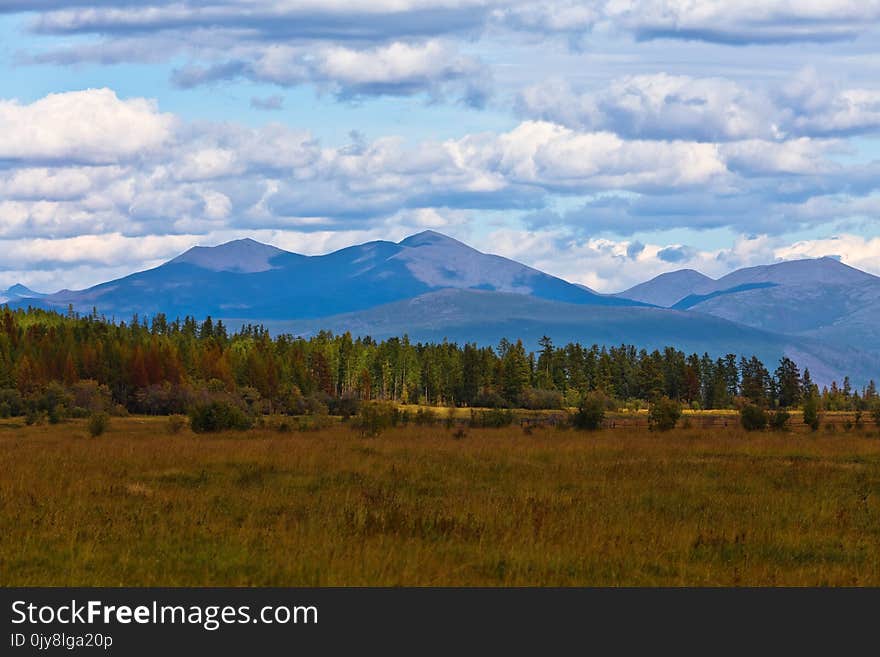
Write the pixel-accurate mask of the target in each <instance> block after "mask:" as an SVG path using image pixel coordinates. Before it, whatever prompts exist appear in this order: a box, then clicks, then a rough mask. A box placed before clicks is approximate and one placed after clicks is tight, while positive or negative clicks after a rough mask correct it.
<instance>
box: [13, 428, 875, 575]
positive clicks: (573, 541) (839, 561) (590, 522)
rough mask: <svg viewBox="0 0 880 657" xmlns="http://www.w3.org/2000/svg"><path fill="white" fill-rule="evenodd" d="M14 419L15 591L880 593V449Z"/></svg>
mask: <svg viewBox="0 0 880 657" xmlns="http://www.w3.org/2000/svg"><path fill="white" fill-rule="evenodd" d="M164 427H165V422H164V420H162V419H150V418H127V419H114V420H113V421H112V423H111V427H110V429H109V431H108V432H107V433H106V434H105V435H104V436H102V437H100V438H97V439H91V438H88V437H87V433H86V430H85V426H84V425H83V424H81V423H74V422H71V423H67V424H63V425H59V426H55V427H51V426H34V427H20V426H17V425H16V424H15V423H14V422H9V421H4V422H0V585H4V586H12V585H56V586H60V585H101V586H134V585H168V586H177V585H209V586H219V585H233V586H234V585H257V586H263V585H266V586H268V585H278V586H295V585H325V586H326V585H329V586H339V585H354V586H360V585H479V586H483V585H562V586H569V585H672V586H679V585H875V586H876V585H880V439H878V432H877V430H876V429H875V428H873V427H871V428H870V429H868V430H866V431H865V432H862V433H857V432H853V433H841V432H837V433H835V434H833V435H826V434H824V433H820V434H818V435H816V436H807V435H803V434H771V433H763V434H754V435H746V434H744V433H742V432H741V431H740V430H739V429H736V428H730V429H713V430H703V429H692V430H678V431H675V432H672V433H670V434H665V435H655V434H651V433H648V432H645V431H638V430H630V429H616V430H608V431H603V432H599V433H597V434H583V433H576V432H573V431H561V430H556V429H535V430H533V431H532V432H531V434H530V435H527V434H526V433H525V432H523V431H522V430H521V429H520V428H519V427H511V428H509V429H501V430H493V429H485V430H469V431H468V432H467V436H466V437H464V438H463V439H460V440H456V439H454V438H453V437H452V433H451V432H450V431H447V430H444V429H443V428H440V427H437V428H419V427H413V426H410V427H408V428H404V429H397V430H394V431H392V432H389V433H387V434H384V435H382V436H381V437H379V438H376V439H362V438H359V437H358V436H357V435H356V434H354V433H353V432H351V431H350V430H348V429H347V428H345V427H338V426H337V427H333V428H330V429H327V430H323V431H320V432H314V433H296V432H294V433H289V434H280V433H276V432H273V431H270V430H255V431H252V432H247V433H229V434H223V435H219V436H194V435H193V434H191V433H190V432H188V431H184V432H182V433H181V434H179V435H168V434H166V433H165V428H164Z"/></svg>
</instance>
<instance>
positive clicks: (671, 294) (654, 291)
mask: <svg viewBox="0 0 880 657" xmlns="http://www.w3.org/2000/svg"><path fill="white" fill-rule="evenodd" d="M714 282H715V281H713V280H712V279H711V278H709V277H708V276H706V275H705V274H701V273H700V272H698V271H695V270H693V269H679V270H678V271H672V272H668V273H666V274H660V275H659V276H656V277H655V278H652V279H651V280H650V281H646V282H644V283H639V284H638V285H636V286H634V287H631V288H629V289H628V290H625V291H623V292H620V293H619V294H618V295H617V296H619V297H623V298H625V299H633V300H635V301H643V302H644V303H650V304H653V305H655V306H662V307H664V308H667V307H669V306H672V305H673V304H674V303H675V302H677V301H679V300H681V299H683V298H685V297H687V296H689V295H691V294H694V293H695V292H696V290H699V289H703V288H706V287H708V286H711V284H712V283H714Z"/></svg>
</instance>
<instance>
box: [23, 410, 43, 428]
mask: <svg viewBox="0 0 880 657" xmlns="http://www.w3.org/2000/svg"><path fill="white" fill-rule="evenodd" d="M44 419H45V412H43V411H41V410H39V409H38V408H37V407H36V406H31V407H30V408H28V409H27V412H26V413H25V414H24V423H25V424H26V425H28V426H31V425H34V424H42V423H43V421H44Z"/></svg>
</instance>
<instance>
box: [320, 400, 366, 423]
mask: <svg viewBox="0 0 880 657" xmlns="http://www.w3.org/2000/svg"><path fill="white" fill-rule="evenodd" d="M327 410H328V412H329V413H330V415H340V416H342V418H343V419H346V418H350V417H354V416H355V415H357V414H358V413H359V412H360V410H361V400H360V399H358V398H357V397H354V396H352V395H343V396H342V397H340V398H338V399H335V398H334V399H329V400H327Z"/></svg>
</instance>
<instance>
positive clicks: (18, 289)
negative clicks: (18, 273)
mask: <svg viewBox="0 0 880 657" xmlns="http://www.w3.org/2000/svg"><path fill="white" fill-rule="evenodd" d="M0 296H2V297H5V298H7V299H13V298H20V299H30V298H39V297H44V296H46V295H45V294H41V293H40V292H34V291H33V290H32V289H30V288H29V287H26V286H24V285H22V284H21V283H16V284H15V285H13V286H11V287H10V288H8V289H7V290H6V291H5V292H2V293H0Z"/></svg>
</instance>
